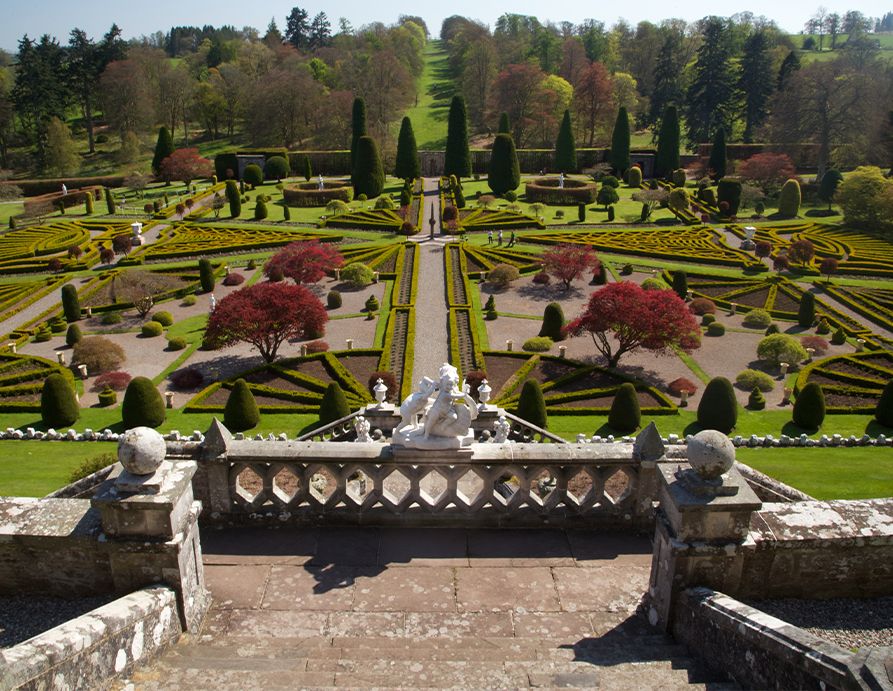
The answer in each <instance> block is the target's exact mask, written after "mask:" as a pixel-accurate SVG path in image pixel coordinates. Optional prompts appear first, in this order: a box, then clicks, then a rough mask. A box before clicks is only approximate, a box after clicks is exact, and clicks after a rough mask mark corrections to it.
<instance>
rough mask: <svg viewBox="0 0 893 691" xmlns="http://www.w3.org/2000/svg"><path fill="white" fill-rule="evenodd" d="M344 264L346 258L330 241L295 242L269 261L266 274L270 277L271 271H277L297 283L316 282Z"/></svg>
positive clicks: (265, 267) (266, 265)
mask: <svg viewBox="0 0 893 691" xmlns="http://www.w3.org/2000/svg"><path fill="white" fill-rule="evenodd" d="M342 264H344V258H343V257H342V256H341V255H340V254H339V253H338V251H337V250H336V249H335V248H334V247H332V245H330V244H328V243H321V242H316V241H306V242H293V243H291V244H290V245H286V246H285V247H283V248H282V249H281V250H279V251H278V252H277V253H276V254H274V255H273V256H272V257H271V258H270V259H269V261H267V263H266V264H265V265H264V275H265V276H267V277H269V276H270V274H271V273H276V274H279V275H282V276H283V277H286V278H290V279H292V280H293V281H294V282H295V283H316V282H317V281H319V280H321V279H322V278H323V277H324V276H325V275H326V273H327V272H328V271H333V270H334V269H337V268H339V267H340V266H341V265H342ZM280 272H281V273H280Z"/></svg>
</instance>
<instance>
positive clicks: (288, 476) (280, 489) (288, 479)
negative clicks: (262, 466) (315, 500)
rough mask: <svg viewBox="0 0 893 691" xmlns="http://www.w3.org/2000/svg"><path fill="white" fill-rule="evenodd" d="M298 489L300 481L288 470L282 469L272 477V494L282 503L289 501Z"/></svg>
mask: <svg viewBox="0 0 893 691" xmlns="http://www.w3.org/2000/svg"><path fill="white" fill-rule="evenodd" d="M300 489H301V481H300V480H299V479H298V477H297V475H295V474H294V473H293V472H292V471H291V470H289V469H288V468H282V469H281V470H280V471H279V472H278V473H276V474H275V475H274V476H273V492H275V493H276V496H278V497H279V499H281V500H282V501H286V502H287V501H291V500H292V498H293V497H294V496H295V494H297V493H298V490H300Z"/></svg>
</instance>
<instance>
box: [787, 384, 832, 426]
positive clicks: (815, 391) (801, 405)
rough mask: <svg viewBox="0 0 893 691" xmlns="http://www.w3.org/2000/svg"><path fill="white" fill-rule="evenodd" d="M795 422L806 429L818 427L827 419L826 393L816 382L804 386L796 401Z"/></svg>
mask: <svg viewBox="0 0 893 691" xmlns="http://www.w3.org/2000/svg"><path fill="white" fill-rule="evenodd" d="M793 420H794V424H795V425H797V427H802V428H804V429H818V428H819V427H821V426H822V423H823V422H824V421H825V393H824V391H822V387H821V386H820V385H819V384H816V383H815V382H809V383H808V384H807V385H806V386H804V387H803V388H802V389H801V390H800V393H799V394H797V399H796V400H795V401H794V413H793Z"/></svg>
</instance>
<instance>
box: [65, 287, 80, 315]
mask: <svg viewBox="0 0 893 691" xmlns="http://www.w3.org/2000/svg"><path fill="white" fill-rule="evenodd" d="M62 313H63V314H64V315H65V321H67V322H76V321H77V320H78V319H80V318H81V302H80V299H79V298H78V289H77V288H76V287H75V286H74V285H72V284H71V283H66V284H65V285H64V286H62Z"/></svg>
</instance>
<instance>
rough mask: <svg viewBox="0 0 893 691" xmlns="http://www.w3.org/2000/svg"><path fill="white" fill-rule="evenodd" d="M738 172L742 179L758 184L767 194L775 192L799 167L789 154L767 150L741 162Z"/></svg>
mask: <svg viewBox="0 0 893 691" xmlns="http://www.w3.org/2000/svg"><path fill="white" fill-rule="evenodd" d="M736 172H737V175H738V177H740V178H741V179H742V180H746V181H747V182H749V183H751V184H753V185H756V186H757V187H759V188H760V189H761V190H763V192H765V193H766V194H775V193H776V192H778V190H780V189H781V186H782V185H783V184H784V183H785V181H786V180H789V179H790V178H792V177H794V176H795V175H796V174H797V169H796V168H795V167H794V162H793V161H792V160H791V157H790V156H788V155H787V154H777V153H772V152H768V151H767V152H765V153H761V154H754V155H753V156H751V157H750V158H748V159H746V160H744V161H742V162H741V163H739V164H738V166H737V168H736Z"/></svg>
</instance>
